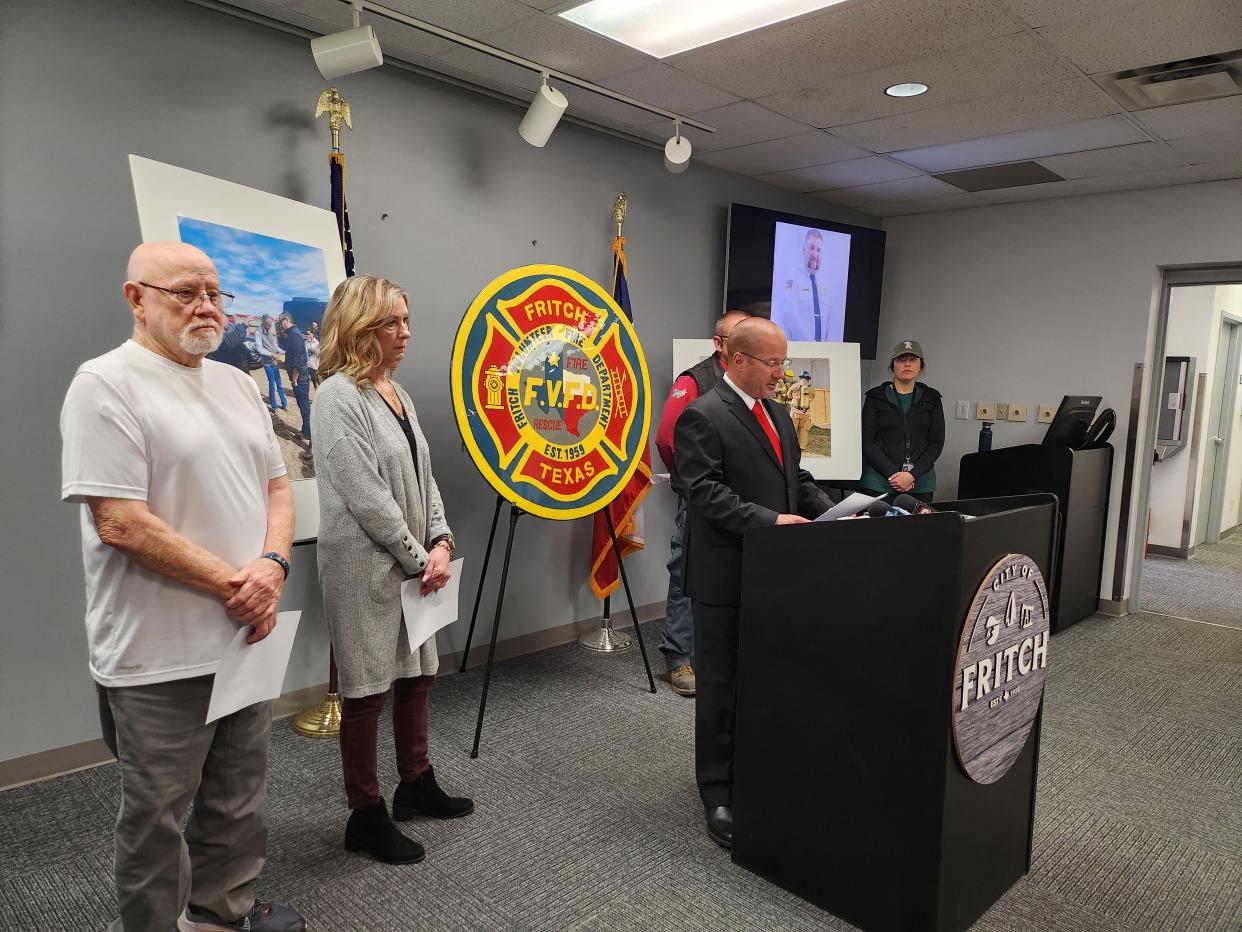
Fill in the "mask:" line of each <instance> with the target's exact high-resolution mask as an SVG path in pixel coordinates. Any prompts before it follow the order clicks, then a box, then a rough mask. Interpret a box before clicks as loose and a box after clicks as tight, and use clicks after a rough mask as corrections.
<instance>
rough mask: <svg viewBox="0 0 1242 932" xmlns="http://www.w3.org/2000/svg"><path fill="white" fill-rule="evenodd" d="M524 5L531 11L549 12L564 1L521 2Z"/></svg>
mask: <svg viewBox="0 0 1242 932" xmlns="http://www.w3.org/2000/svg"><path fill="white" fill-rule="evenodd" d="M522 2H523V3H524V4H526V5H527V6H528V7H530V8H531V9H532V10H550V9H551V8H552V7H554V6H559V5H560V4H562V3H564V2H565V0H522Z"/></svg>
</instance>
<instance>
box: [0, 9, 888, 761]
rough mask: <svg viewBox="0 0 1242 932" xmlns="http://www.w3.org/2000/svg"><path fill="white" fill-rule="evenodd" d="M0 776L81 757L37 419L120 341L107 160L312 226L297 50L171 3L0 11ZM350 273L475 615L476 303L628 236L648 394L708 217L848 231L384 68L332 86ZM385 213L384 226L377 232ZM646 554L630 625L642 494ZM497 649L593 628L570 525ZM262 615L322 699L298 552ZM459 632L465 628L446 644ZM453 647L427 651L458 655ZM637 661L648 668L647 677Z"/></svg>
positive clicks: (78, 623) (646, 581) (713, 257)
mask: <svg viewBox="0 0 1242 932" xmlns="http://www.w3.org/2000/svg"><path fill="white" fill-rule="evenodd" d="M0 20H2V21H3V23H4V29H3V31H2V33H0V87H3V88H4V94H3V97H2V103H0V108H2V110H0V127H3V132H0V198H2V199H0V205H2V213H0V391H2V392H3V398H4V399H5V404H4V406H3V407H2V408H0V437H3V441H2V442H0V479H2V481H0V514H3V516H4V517H3V520H4V527H5V531H6V533H5V534H3V535H0V606H2V607H0V713H2V714H0V760H7V759H10V758H14V757H20V756H24V755H27V754H31V753H35V752H38V751H42V750H46V749H50V748H55V747H60V746H64V745H68V744H72V743H76V742H79V741H85V740H89V739H91V738H94V737H96V736H97V735H98V727H97V724H96V721H95V716H94V697H93V694H92V685H91V682H90V679H89V675H88V673H87V654H86V644H85V637H84V634H83V630H82V612H83V604H84V599H83V594H82V571H81V568H80V567H81V560H80V550H79V540H78V528H77V519H78V514H77V510H76V509H75V508H71V507H68V506H65V505H60V504H58V497H59V495H58V493H59V449H60V440H59V436H58V433H57V426H56V424H57V415H58V411H59V407H60V401H61V398H62V396H63V394H64V390H65V387H66V385H67V384H68V382H69V379H70V377H71V376H72V374H73V370H74V369H75V367H76V366H77V365H78V364H79V363H80V362H82V361H83V360H85V359H88V358H90V357H93V356H96V355H99V354H100V353H103V352H106V351H107V350H108V349H111V348H112V347H114V346H115V345H117V344H118V343H120V342H121V341H122V340H123V339H124V338H125V337H126V336H127V334H128V331H129V327H130V320H129V317H128V313H127V311H126V309H125V305H124V303H123V301H122V298H121V294H120V283H121V281H122V280H123V278H124V274H123V273H124V266H125V258H126V256H127V254H128V252H129V250H130V249H131V248H132V247H133V245H134V244H135V243H136V242H137V241H138V237H139V232H138V224H137V217H136V213H135V210H134V205H133V193H132V189H131V186H130V179H129V169H128V163H127V160H126V155H127V154H128V153H135V154H138V155H143V156H146V157H148V158H152V159H156V160H159V161H163V162H168V163H170V164H173V165H178V166H181V167H184V168H188V169H192V170H195V171H200V172H204V173H206V174H209V175H213V176H216V177H219V178H225V179H228V180H231V181H235V182H238V183H241V184H244V185H249V186H251V187H255V188H259V189H262V190H266V191H272V192H275V193H278V194H282V195H285V196H287V197H292V198H296V199H299V200H305V201H308V202H311V203H317V204H326V202H327V191H326V188H327V164H326V151H327V127H326V125H324V121H320V123H319V124H318V125H316V124H314V123H313V122H312V120H311V119H310V114H311V113H312V112H313V107H314V102H315V99H316V97H317V96H318V94H319V92H320V90H321V89H322V88H323V87H324V82H323V80H322V79H321V78H320V77H319V74H318V73H317V72H316V71H315V68H314V65H313V63H312V61H311V57H310V53H309V50H308V48H307V46H306V43H305V42H304V41H302V40H299V39H296V38H293V37H290V36H287V35H283V34H280V33H278V32H274V31H271V30H267V29H264V28H262V27H259V26H255V25H252V24H249V23H245V22H242V21H239V20H236V19H234V18H232V17H230V16H227V15H224V14H221V13H217V12H214V11H211V10H206V9H203V8H200V7H197V6H194V5H192V4H188V3H177V2H172V0H161V2H140V0H128V2H113V3H108V4H100V3H93V2H90V0H45V2H38V3H30V2H22V3H18V2H11V0H0ZM338 84H339V86H340V87H341V89H342V92H343V93H344V94H345V95H346V96H347V97H349V99H350V102H351V104H352V109H353V114H354V126H355V129H354V131H353V132H352V133H346V135H345V139H344V148H345V151H346V153H347V155H348V158H349V200H350V204H351V208H352V210H351V220H352V222H353V231H354V242H355V247H356V253H357V256H358V260H359V268H360V269H362V270H365V271H374V272H377V273H380V274H383V275H387V276H390V277H392V278H395V279H396V280H398V281H400V282H402V283H403V284H404V285H406V286H407V287H408V288H409V289H410V291H411V293H412V295H413V298H414V300H413V307H412V310H413V316H414V344H413V350H412V352H411V353H410V354H409V355H408V356H407V359H406V362H405V363H404V364H403V366H402V368H401V371H400V373H399V377H400V379H401V381H402V382H403V383H404V384H405V386H406V387H407V388H408V389H410V391H411V392H412V393H413V396H414V398H415V401H416V403H417V405H418V409H419V415H420V417H421V419H422V421H423V426H424V429H425V430H426V431H427V434H428V439H429V442H430V443H431V444H432V446H433V451H434V456H435V462H436V476H437V479H438V480H439V482H440V485H441V488H442V490H443V493H444V497H445V500H446V502H447V506H448V512H449V518H450V520H451V522H452V523H453V525H454V529H455V531H456V532H457V537H458V540H459V541H460V542H461V544H462V548H463V552H464V555H465V557H466V559H467V561H468V562H469V564H470V566H469V568H468V569H467V571H466V573H465V579H464V580H463V589H464V591H466V592H469V593H473V590H474V586H475V585H476V584H477V571H478V568H479V566H480V565H481V562H482V551H483V546H484V543H485V539H486V538H485V535H486V533H487V527H488V522H489V521H490V518H491V511H492V506H493V502H494V497H493V495H492V493H491V491H490V490H489V487H488V486H486V485H485V483H484V482H483V480H482V479H481V478H480V477H479V476H478V474H477V473H476V471H475V469H474V467H473V465H471V463H470V461H469V459H468V458H467V457H466V455H465V454H464V452H463V451H462V448H461V443H460V439H459V437H458V434H457V431H456V428H455V426H454V425H453V422H452V419H451V413H450V409H449V394H448V368H447V357H448V354H449V348H450V346H451V341H452V337H453V333H454V331H455V328H456V326H457V323H458V321H459V320H460V318H461V315H462V313H463V312H464V310H465V308H466V307H467V305H468V304H469V301H470V299H471V298H473V296H474V295H475V294H476V292H477V290H478V289H479V288H480V287H481V286H482V285H483V284H484V283H486V282H487V281H488V280H490V279H491V278H492V277H493V276H494V275H496V274H498V273H499V272H501V271H504V270H505V269H507V268H510V267H513V266H517V265H521V264H525V263H529V262H535V261H540V262H555V263H559V264H564V265H568V266H571V267H573V268H576V269H579V270H580V271H582V272H584V273H586V274H588V275H592V276H594V277H596V278H597V279H602V280H607V278H608V275H609V262H608V256H609V246H610V243H611V234H612V230H611V225H610V208H611V204H612V200H613V198H614V197H615V196H616V194H617V192H618V191H621V190H625V191H626V192H628V194H629V196H630V203H631V214H630V218H629V220H628V222H627V223H626V236H627V239H628V241H629V258H630V274H631V289H632V295H633V301H634V307H635V313H636V316H637V330H638V334H639V336H640V338H641V339H642V341H643V345H644V347H645V349H646V352H647V358H648V363H649V366H650V369H651V372H652V377H653V382H654V384H653V397H654V398H656V399H657V400H659V399H662V398H663V397H664V395H665V394H666V393H667V391H668V386H669V382H670V374H669V367H670V366H671V364H672V363H671V346H670V341H671V340H672V339H673V338H675V337H696V336H703V335H706V334H707V333H709V329H708V328H709V327H710V324H711V321H712V319H713V318H714V316H715V315H716V313H718V311H719V309H720V301H721V280H722V275H723V268H722V265H723V242H724V221H725V208H726V206H727V204H728V203H729V202H730V201H735V200H736V201H743V202H748V203H752V204H758V205H761V206H766V207H772V208H776V209H782V210H789V211H794V212H798V213H804V214H812V215H818V216H821V217H825V218H830V219H840V220H846V221H851V222H857V223H867V219H866V218H863V217H861V216H860V215H857V214H853V213H851V212H848V211H844V210H837V209H835V208H833V207H831V206H830V205H827V204H825V203H823V202H821V201H817V200H812V199H808V198H804V197H800V196H797V195H793V194H790V193H788V192H784V191H780V190H777V189H775V188H771V187H768V186H765V185H760V184H757V183H753V182H749V181H747V180H745V179H742V178H740V177H738V176H734V175H729V174H725V173H721V172H717V171H714V170H711V169H708V168H707V167H706V166H703V165H695V166H693V167H692V168H691V169H690V170H689V171H688V172H687V173H686V174H684V175H681V176H677V177H674V176H672V175H669V174H668V173H666V172H665V171H664V168H663V165H662V161H661V158H660V153H659V152H658V151H656V150H652V149H648V148H644V147H641V146H637V145H632V144H629V143H625V142H622V141H618V140H616V139H614V138H611V137H608V136H605V135H602V134H599V133H595V132H592V131H590V130H588V129H584V128H580V127H576V126H573V125H563V126H562V127H560V128H559V129H558V130H557V132H556V134H555V136H554V137H553V139H552V141H551V142H550V143H549V145H548V146H547V148H546V149H544V150H537V149H533V148H531V147H529V146H527V145H526V144H525V143H523V142H521V140H520V139H519V137H518V135H517V132H516V129H517V123H518V120H519V119H520V116H521V111H520V110H519V109H518V108H516V107H514V106H512V105H510V104H506V103H503V102H500V101H495V100H492V99H489V98H487V97H484V96H480V95H476V94H472V93H470V92H468V91H464V90H460V89H456V88H452V87H449V86H446V85H443V84H440V83H438V82H435V81H431V80H428V79H424V78H421V77H418V76H415V75H412V74H410V73H408V72H404V71H400V70H397V69H394V68H391V67H388V68H383V69H380V70H377V71H371V72H367V73H364V74H360V75H355V76H352V77H349V78H345V79H343V80H341V81H340V82H338ZM384 214H387V215H388V218H387V219H386V220H384V219H381V218H382V216H383V215H384ZM647 501H648V503H649V504H648V506H647V508H646V521H647V525H646V526H647V533H648V540H649V545H648V549H647V551H646V552H645V553H644V554H642V555H639V556H637V557H635V558H633V559H631V560H630V561H628V562H627V567H630V570H631V573H632V575H631V580H632V581H633V583H634V584H635V590H636V591H635V598H636V600H637V601H638V603H639V604H644V603H649V602H658V601H662V599H663V594H664V587H665V584H666V577H665V571H664V562H665V560H666V558H667V540H668V534H669V530H670V527H671V515H672V508H671V496H670V494H669V492H668V490H667V488H666V487H665V488H660V489H656V490H655V491H653V492H652V494H651V495H650V496H649V497H648V499H647ZM518 534H519V538H518V543H519V547H518V549H517V552H516V556H515V560H514V572H513V574H512V583H511V589H510V596H509V599H508V600H507V604H508V605H509V606H510V607H511V608H510V609H509V610H508V612H507V617H506V619H505V622H504V627H503V629H502V637H503V636H512V635H516V634H521V633H526V632H530V631H534V630H538V629H541V628H546V627H551V626H555V625H561V624H565V623H567V622H570V621H574V620H577V619H580V618H586V617H590V616H591V615H593V614H597V613H598V603H596V602H595V601H594V600H593V599H592V597H591V594H590V589H589V587H588V586H587V585H586V572H587V565H588V550H589V546H590V527H589V523H588V522H586V521H580V522H575V523H572V524H569V525H554V524H552V523H550V522H542V521H538V520H536V519H524V523H523V524H522V525H521V526H520V527H519V531H518ZM295 564H296V568H295V570H294V576H293V577H292V579H291V580H290V584H289V587H288V589H287V594H286V599H285V607H287V608H302V609H304V611H305V616H304V620H303V622H302V630H301V631H300V632H299V634H298V642H297V645H296V646H295V650H294V657H293V661H292V663H291V666H290V671H289V675H288V678H287V679H286V683H285V687H286V689H296V688H299V687H302V686H307V685H313V684H314V683H317V682H321V681H322V680H323V679H324V678H325V671H324V668H325V664H326V660H325V658H326V644H327V641H326V636H325V632H324V624H323V617H322V609H321V605H320V600H319V595H318V590H317V584H316V581H315V578H314V553H313V549H312V548H310V547H304V548H298V550H297V552H296V557H295ZM459 627H462V626H459ZM463 641H464V631H454V632H452V633H450V634H449V635H448V636H447V637H445V638H443V639H442V641H441V650H442V651H449V650H456V649H459V648H460V647H461V645H462V642H463ZM657 660H658V657H657Z"/></svg>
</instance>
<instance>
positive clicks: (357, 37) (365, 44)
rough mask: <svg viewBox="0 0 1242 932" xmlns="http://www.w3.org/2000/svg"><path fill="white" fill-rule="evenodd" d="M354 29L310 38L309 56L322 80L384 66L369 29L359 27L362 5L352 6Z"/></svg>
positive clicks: (371, 29) (381, 53)
mask: <svg viewBox="0 0 1242 932" xmlns="http://www.w3.org/2000/svg"><path fill="white" fill-rule="evenodd" d="M353 10H354V28H353V29H346V30H345V31H344V32H334V33H332V34H331V35H328V36H319V37H318V38H317V39H311V55H313V56H314V58H315V67H317V68H318V69H319V73H320V74H321V75H323V77H324V80H326V81H331V80H332V79H333V78H339V77H341V76H343V75H347V74H354V73H355V72H357V71H366V70H367V69H368V68H378V67H379V66H380V65H382V64H384V53H383V52H381V51H380V44H379V39H377V38H376V37H375V30H374V29H373V28H372V27H371V26H363V25H362V23H361V20H362V4H361V3H355V4H353Z"/></svg>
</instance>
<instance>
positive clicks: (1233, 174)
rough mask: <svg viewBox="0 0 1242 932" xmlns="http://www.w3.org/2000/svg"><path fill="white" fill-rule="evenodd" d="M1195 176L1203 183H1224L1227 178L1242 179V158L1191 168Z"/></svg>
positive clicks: (1207, 163)
mask: <svg viewBox="0 0 1242 932" xmlns="http://www.w3.org/2000/svg"><path fill="white" fill-rule="evenodd" d="M1191 171H1193V172H1194V173H1195V176H1196V177H1197V178H1199V179H1200V180H1202V181H1224V180H1225V179H1227V178H1242V158H1236V159H1232V160H1230V161H1227V162H1206V163H1204V164H1202V165H1195V166H1193V167H1192V168H1191Z"/></svg>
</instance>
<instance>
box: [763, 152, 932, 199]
mask: <svg viewBox="0 0 1242 932" xmlns="http://www.w3.org/2000/svg"><path fill="white" fill-rule="evenodd" d="M918 175H922V172H920V171H919V170H918V169H914V168H911V167H910V166H909V165H902V164H901V163H900V162H894V161H892V160H891V159H886V158H884V157H883V156H879V155H873V156H870V157H869V158H865V159H851V160H850V161H848V162H834V163H832V164H831V165H817V166H815V167H814V168H801V169H798V170H797V171H788V172H776V173H774V174H769V175H760V176H759V179H758V180H759V181H762V182H765V183H766V184H774V185H776V186H777V187H780V188H790V189H791V190H794V191H803V192H806V191H823V190H826V189H831V188H854V187H858V186H859V185H864V184H878V183H879V182H881V181H896V180H898V179H899V178H913V177H915V176H918Z"/></svg>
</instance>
